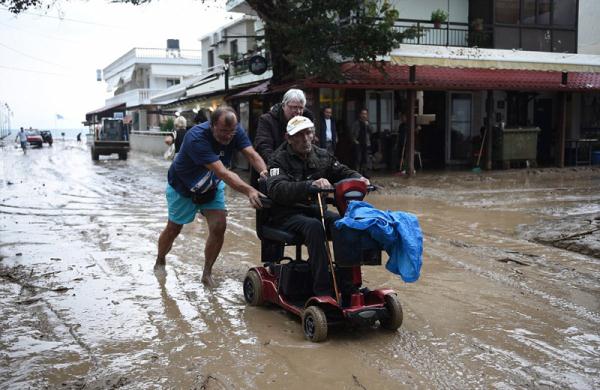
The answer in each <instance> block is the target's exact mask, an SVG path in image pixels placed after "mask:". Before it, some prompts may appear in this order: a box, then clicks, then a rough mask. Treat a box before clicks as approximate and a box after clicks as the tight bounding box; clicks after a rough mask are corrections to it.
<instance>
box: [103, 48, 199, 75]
mask: <svg viewBox="0 0 600 390" xmlns="http://www.w3.org/2000/svg"><path fill="white" fill-rule="evenodd" d="M142 58H152V59H164V60H167V61H171V60H180V61H177V62H183V61H185V60H189V62H190V64H200V59H201V58H202V51H200V50H182V49H179V50H174V49H159V48H143V47H134V48H133V49H131V50H129V51H128V52H127V53H125V54H123V55H122V56H121V57H119V58H117V59H116V60H115V61H114V62H112V63H111V64H110V65H108V66H107V67H106V69H105V70H104V72H105V74H106V73H109V72H110V71H111V70H114V69H118V68H119V67H120V66H121V65H123V64H124V63H126V62H128V61H131V60H134V59H142ZM181 60H183V61H181Z"/></svg>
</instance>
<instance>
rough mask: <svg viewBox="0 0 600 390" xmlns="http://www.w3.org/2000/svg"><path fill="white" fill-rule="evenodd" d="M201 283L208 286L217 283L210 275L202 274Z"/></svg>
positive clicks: (214, 285)
mask: <svg viewBox="0 0 600 390" xmlns="http://www.w3.org/2000/svg"><path fill="white" fill-rule="evenodd" d="M202 284H203V285H205V286H206V287H209V288H213V287H217V283H216V282H215V281H214V279H213V278H212V276H211V275H202Z"/></svg>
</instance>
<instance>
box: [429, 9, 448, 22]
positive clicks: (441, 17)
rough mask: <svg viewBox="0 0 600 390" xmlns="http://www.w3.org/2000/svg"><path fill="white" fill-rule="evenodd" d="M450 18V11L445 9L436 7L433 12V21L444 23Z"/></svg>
mask: <svg viewBox="0 0 600 390" xmlns="http://www.w3.org/2000/svg"><path fill="white" fill-rule="evenodd" d="M446 20H448V12H446V11H444V10H443V9H436V10H435V11H433V12H432V13H431V21H432V22H433V23H444V22H445V21H446Z"/></svg>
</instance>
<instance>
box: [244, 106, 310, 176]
mask: <svg viewBox="0 0 600 390" xmlns="http://www.w3.org/2000/svg"><path fill="white" fill-rule="evenodd" d="M302 115H303V116H305V117H307V118H308V119H310V120H311V121H313V122H314V117H313V114H312V113H311V112H310V111H309V110H307V109H306V108H305V109H304V112H303V113H302ZM286 127H287V121H286V120H285V116H284V113H283V107H282V104H281V103H277V104H276V105H274V106H273V107H272V108H271V111H269V112H267V113H265V114H262V115H261V116H260V117H259V118H258V126H257V127H256V136H255V137H254V149H256V151H257V152H258V154H260V156H261V157H262V158H263V160H264V161H265V163H266V164H268V163H269V158H270V157H271V154H273V151H274V150H275V149H277V148H278V147H279V145H281V144H282V143H283V141H284V139H285V138H284V135H285V128H286Z"/></svg>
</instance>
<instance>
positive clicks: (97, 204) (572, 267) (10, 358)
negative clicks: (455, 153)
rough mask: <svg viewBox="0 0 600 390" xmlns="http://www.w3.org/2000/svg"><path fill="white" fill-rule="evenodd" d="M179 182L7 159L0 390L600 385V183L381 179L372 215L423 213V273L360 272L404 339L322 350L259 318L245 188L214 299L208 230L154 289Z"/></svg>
mask: <svg viewBox="0 0 600 390" xmlns="http://www.w3.org/2000/svg"><path fill="white" fill-rule="evenodd" d="M167 169H168V162H166V161H162V160H159V159H157V158H155V157H151V156H147V155H143V154H137V153H131V154H130V158H129V160H127V161H119V160H117V159H116V158H115V159H107V158H106V157H102V158H101V160H100V161H99V162H92V160H91V158H90V154H89V151H88V150H87V149H86V147H85V145H83V144H77V143H75V142H72V143H70V142H65V143H62V142H55V144H54V147H52V148H48V147H47V146H44V148H42V149H34V150H29V151H28V153H27V154H26V155H23V154H22V152H20V150H17V149H13V147H12V144H11V145H8V146H6V147H4V148H0V313H1V316H0V388H2V389H4V388H27V387H31V388H45V387H48V388H57V387H60V388H73V389H80V388H85V389H104V388H120V387H123V388H132V389H147V388H197V389H246V388H250V389H252V388H255V389H263V388H282V387H285V388H288V389H304V388H306V387H307V386H310V387H312V388H344V389H397V388H402V387H408V388H423V389H428V388H456V389H463V388H500V389H509V388H524V387H529V388H575V389H593V388H599V387H600V379H599V378H600V331H599V329H600V259H599V258H598V252H597V250H598V241H599V239H598V237H599V236H598V230H597V227H598V226H599V222H598V216H600V169H597V168H596V169H590V168H581V169H576V170H574V169H564V170H556V169H546V170H528V171H525V170H522V171H503V172H493V173H491V174H488V173H485V172H484V173H482V174H475V173H471V172H462V173H443V174H439V173H438V174H435V175H434V174H419V175H418V176H417V177H416V178H414V179H405V178H396V177H392V176H384V177H375V178H373V179H372V180H373V182H375V183H376V184H381V185H382V187H383V188H382V190H381V191H379V193H375V194H373V195H371V196H370V197H369V198H368V199H367V200H368V201H369V202H371V203H372V204H374V205H375V206H377V207H379V208H384V209H392V210H405V211H410V212H413V213H415V214H417V215H418V217H419V219H420V223H421V227H422V229H423V232H424V254H423V269H422V272H421V278H420V280H419V281H418V282H416V283H414V284H405V283H403V282H402V281H401V280H400V279H399V278H398V277H397V276H395V275H393V274H390V273H389V272H387V271H386V270H385V269H384V267H364V268H363V271H364V280H365V285H367V286H369V287H370V288H378V287H391V288H394V289H395V290H396V291H397V292H398V295H399V298H400V301H401V303H402V306H403V309H404V323H403V325H402V327H401V328H400V329H399V330H398V331H396V332H388V331H384V330H382V329H378V328H377V327H374V328H372V329H344V328H341V329H334V330H332V331H331V332H330V334H329V337H328V340H327V341H326V342H324V343H320V344H315V343H310V342H308V341H306V340H304V338H303V334H302V330H301V326H300V321H299V320H298V319H297V318H296V317H294V316H292V315H290V314H286V313H285V312H284V311H282V310H280V309H277V308H275V307H272V306H271V307H249V306H247V305H246V303H245V301H244V298H243V294H242V280H243V278H244V275H245V273H246V271H247V270H248V268H249V267H252V266H254V265H259V261H258V258H259V243H258V241H257V239H256V237H255V233H254V212H253V210H252V209H251V208H250V206H249V205H248V203H247V201H246V199H245V198H244V197H243V196H240V195H239V194H236V193H234V192H233V191H231V190H228V191H227V194H226V197H227V201H228V205H229V208H230V213H229V221H228V229H227V234H226V240H225V244H224V248H223V250H222V252H221V256H220V257H219V259H218V261H217V264H216V266H215V271H214V272H215V279H216V281H217V282H218V287H216V288H214V289H207V288H205V287H203V285H202V284H201V283H200V277H201V273H202V269H201V265H202V263H203V259H202V253H203V245H204V240H203V237H204V236H205V235H206V225H205V224H204V223H203V221H201V222H196V223H193V224H191V225H188V226H186V227H184V229H183V231H182V234H181V235H180V237H179V238H178V239H177V241H176V242H175V245H174V247H173V250H172V251H171V253H170V254H169V256H168V257H167V276H166V277H165V278H160V277H159V278H157V277H156V276H155V275H154V273H153V272H152V266H153V264H154V259H155V256H156V240H157V237H158V234H159V233H160V231H161V230H162V228H163V227H164V225H165V223H166V209H165V200H164V195H163V189H164V186H165V180H166V171H167Z"/></svg>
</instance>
